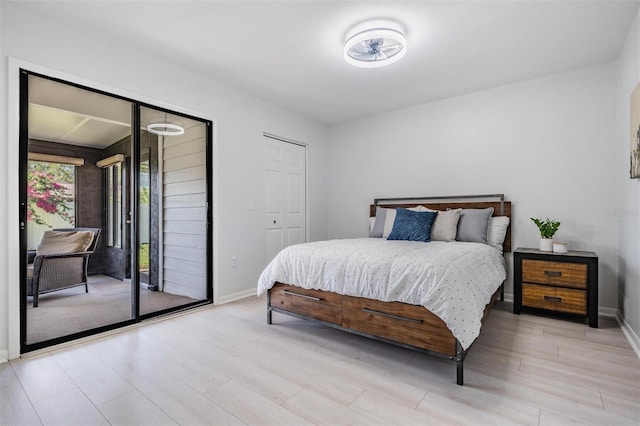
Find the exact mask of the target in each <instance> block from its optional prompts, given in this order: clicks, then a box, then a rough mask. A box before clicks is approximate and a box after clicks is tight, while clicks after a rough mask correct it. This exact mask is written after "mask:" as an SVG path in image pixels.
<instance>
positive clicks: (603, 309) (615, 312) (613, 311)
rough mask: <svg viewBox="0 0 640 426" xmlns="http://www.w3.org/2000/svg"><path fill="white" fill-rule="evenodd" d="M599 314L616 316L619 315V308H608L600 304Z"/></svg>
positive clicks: (610, 316)
mask: <svg viewBox="0 0 640 426" xmlns="http://www.w3.org/2000/svg"><path fill="white" fill-rule="evenodd" d="M598 316H601V317H609V318H616V317H617V316H618V310H617V309H616V308H606V307H604V306H599V307H598Z"/></svg>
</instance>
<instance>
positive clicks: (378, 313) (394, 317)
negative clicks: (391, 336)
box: [362, 308, 422, 324]
mask: <svg viewBox="0 0 640 426" xmlns="http://www.w3.org/2000/svg"><path fill="white" fill-rule="evenodd" d="M362 310H363V311H364V312H366V313H368V314H373V315H380V316H383V317H388V318H393V319H397V320H400V321H409V322H414V323H416V324H422V320H418V319H413V318H407V317H401V316H400V315H393V314H388V313H386V312H380V311H374V310H373V309H369V308H362Z"/></svg>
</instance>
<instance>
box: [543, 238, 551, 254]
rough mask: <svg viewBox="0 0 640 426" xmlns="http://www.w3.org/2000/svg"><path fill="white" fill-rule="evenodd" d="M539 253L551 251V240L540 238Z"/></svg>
mask: <svg viewBox="0 0 640 426" xmlns="http://www.w3.org/2000/svg"><path fill="white" fill-rule="evenodd" d="M540 251H553V238H540Z"/></svg>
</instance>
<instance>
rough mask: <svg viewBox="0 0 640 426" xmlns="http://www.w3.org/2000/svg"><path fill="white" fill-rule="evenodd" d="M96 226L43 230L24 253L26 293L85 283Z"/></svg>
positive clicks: (98, 233)
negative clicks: (35, 246)
mask: <svg viewBox="0 0 640 426" xmlns="http://www.w3.org/2000/svg"><path fill="white" fill-rule="evenodd" d="M99 237H100V228H66V229H54V230H52V231H45V233H44V235H43V236H42V240H41V241H40V245H39V246H38V249H37V250H36V251H35V252H32V253H30V254H29V256H28V262H29V264H28V266H27V295H28V296H33V307H34V308H36V307H37V306H38V296H39V295H41V294H43V293H50V292H52V291H58V290H63V289H66V288H71V287H76V286H81V285H83V286H85V292H86V293H88V292H89V285H88V283H87V266H88V263H89V256H90V255H91V254H92V253H93V252H94V251H95V248H96V245H97V243H98V238H99Z"/></svg>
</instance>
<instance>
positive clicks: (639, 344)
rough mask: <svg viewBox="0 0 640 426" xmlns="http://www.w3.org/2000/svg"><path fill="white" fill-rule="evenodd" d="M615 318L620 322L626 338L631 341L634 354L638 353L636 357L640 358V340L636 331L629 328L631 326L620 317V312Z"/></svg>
mask: <svg viewBox="0 0 640 426" xmlns="http://www.w3.org/2000/svg"><path fill="white" fill-rule="evenodd" d="M615 317H616V320H617V321H618V324H620V328H621V329H622V333H624V335H625V337H626V338H627V340H628V341H629V344H630V345H631V347H632V348H633V350H634V352H635V353H636V356H637V357H638V358H640V338H638V335H637V334H636V332H635V331H633V329H632V328H631V327H630V326H629V324H628V323H627V322H626V321H625V320H624V319H623V318H622V317H620V311H617V312H616V315H615Z"/></svg>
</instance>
